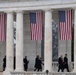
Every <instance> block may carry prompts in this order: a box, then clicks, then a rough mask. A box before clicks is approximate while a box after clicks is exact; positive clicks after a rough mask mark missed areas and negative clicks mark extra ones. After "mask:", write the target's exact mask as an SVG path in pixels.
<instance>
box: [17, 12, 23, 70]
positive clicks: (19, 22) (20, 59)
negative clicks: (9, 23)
mask: <svg viewBox="0 0 76 75" xmlns="http://www.w3.org/2000/svg"><path fill="white" fill-rule="evenodd" d="M16 70H17V71H23V12H22V11H18V12H16Z"/></svg>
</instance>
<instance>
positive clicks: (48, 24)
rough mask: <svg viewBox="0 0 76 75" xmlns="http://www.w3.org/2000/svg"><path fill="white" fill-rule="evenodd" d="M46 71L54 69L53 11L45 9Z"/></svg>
mask: <svg viewBox="0 0 76 75" xmlns="http://www.w3.org/2000/svg"><path fill="white" fill-rule="evenodd" d="M44 28H45V30H44V71H46V70H49V72H51V71H52V11H51V10H46V11H45V27H44Z"/></svg>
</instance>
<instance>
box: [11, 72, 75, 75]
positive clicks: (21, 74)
mask: <svg viewBox="0 0 76 75" xmlns="http://www.w3.org/2000/svg"><path fill="white" fill-rule="evenodd" d="M11 75H76V73H73V72H52V73H49V72H11Z"/></svg>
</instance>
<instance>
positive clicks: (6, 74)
mask: <svg viewBox="0 0 76 75" xmlns="http://www.w3.org/2000/svg"><path fill="white" fill-rule="evenodd" d="M3 75H11V73H10V71H7V70H5V71H3Z"/></svg>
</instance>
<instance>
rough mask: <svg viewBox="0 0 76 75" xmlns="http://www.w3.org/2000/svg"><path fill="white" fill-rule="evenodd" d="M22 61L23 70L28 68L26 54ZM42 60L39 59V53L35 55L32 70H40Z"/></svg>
mask: <svg viewBox="0 0 76 75" xmlns="http://www.w3.org/2000/svg"><path fill="white" fill-rule="evenodd" d="M23 62H24V71H27V69H28V63H29V61H28V59H27V56H25V58H24V59H23ZM42 64H43V62H42V60H41V57H39V55H37V57H36V58H35V65H34V68H35V69H34V71H42Z"/></svg>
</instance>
